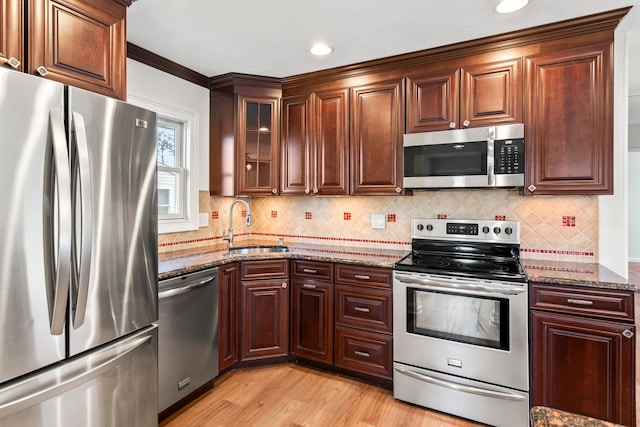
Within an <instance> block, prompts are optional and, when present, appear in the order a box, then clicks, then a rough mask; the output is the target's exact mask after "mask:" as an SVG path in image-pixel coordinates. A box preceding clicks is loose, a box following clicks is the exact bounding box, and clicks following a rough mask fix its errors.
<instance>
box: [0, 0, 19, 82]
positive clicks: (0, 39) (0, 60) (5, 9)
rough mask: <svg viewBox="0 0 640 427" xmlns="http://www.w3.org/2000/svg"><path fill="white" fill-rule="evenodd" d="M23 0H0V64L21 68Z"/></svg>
mask: <svg viewBox="0 0 640 427" xmlns="http://www.w3.org/2000/svg"><path fill="white" fill-rule="evenodd" d="M22 1H23V0H0V65H2V66H10V67H13V68H15V69H17V70H22V69H23V62H24V61H23V57H22V55H23V50H24V44H23V30H22V28H23V27H22V23H23V20H24V16H23V6H22V4H23V3H22Z"/></svg>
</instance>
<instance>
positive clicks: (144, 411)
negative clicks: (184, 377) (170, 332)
mask: <svg viewBox="0 0 640 427" xmlns="http://www.w3.org/2000/svg"><path fill="white" fill-rule="evenodd" d="M157 345H158V341H157V327H156V326H155V325H152V326H149V327H148V328H145V329H143V330H141V331H140V332H137V333H135V334H132V335H130V336H128V337H126V338H124V339H121V340H119V341H116V342H115V343H112V344H109V345H107V346H105V347H102V348H100V349H98V350H96V351H93V352H91V353H87V354H86V355H84V356H81V357H78V358H75V359H70V360H69V361H66V362H63V363H61V364H59V365H54V367H53V368H52V369H49V370H46V371H42V372H41V373H38V374H35V375H32V376H29V377H27V378H25V379H22V380H20V381H18V382H14V383H12V384H10V385H7V386H4V387H2V388H1V389H0V425H2V426H29V427H86V426H92V427H121V426H140V427H146V426H148V427H151V426H157V425H158V414H157V397H156V396H157V393H156V390H157V384H158V377H157V369H156V366H157V354H158V347H157Z"/></svg>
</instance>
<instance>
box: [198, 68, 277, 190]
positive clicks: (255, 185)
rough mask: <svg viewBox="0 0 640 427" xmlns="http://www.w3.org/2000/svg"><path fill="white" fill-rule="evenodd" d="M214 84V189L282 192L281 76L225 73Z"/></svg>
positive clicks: (211, 152) (211, 167)
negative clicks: (280, 190)
mask: <svg viewBox="0 0 640 427" xmlns="http://www.w3.org/2000/svg"><path fill="white" fill-rule="evenodd" d="M210 89H211V93H210V100H211V104H210V106H211V108H210V114H211V120H210V148H209V156H210V161H209V177H210V181H209V190H210V193H211V194H212V195H217V196H234V195H269V194H278V193H279V190H278V188H279V176H280V169H279V151H280V150H279V144H278V141H279V135H280V131H279V125H280V97H281V94H282V90H281V89H280V82H279V80H277V79H272V78H266V77H257V76H248V75H243V74H226V75H223V76H219V77H216V78H213V79H211V85H210Z"/></svg>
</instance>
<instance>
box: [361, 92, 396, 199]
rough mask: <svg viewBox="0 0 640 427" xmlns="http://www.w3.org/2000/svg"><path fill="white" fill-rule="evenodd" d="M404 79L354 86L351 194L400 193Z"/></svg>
mask: <svg viewBox="0 0 640 427" xmlns="http://www.w3.org/2000/svg"><path fill="white" fill-rule="evenodd" d="M403 112H404V86H403V81H402V80H393V81H385V82H378V83H372V84H369V85H364V86H358V87H353V88H351V114H350V118H351V125H350V128H351V133H350V143H351V194H354V195H358V194H380V195H385V194H401V193H403V189H402V167H403V166H402V135H403V134H404V114H403Z"/></svg>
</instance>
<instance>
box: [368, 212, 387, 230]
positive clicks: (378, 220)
mask: <svg viewBox="0 0 640 427" xmlns="http://www.w3.org/2000/svg"><path fill="white" fill-rule="evenodd" d="M386 227H387V216H386V215H385V214H371V228H373V229H374V230H384V229H385V228H386Z"/></svg>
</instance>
